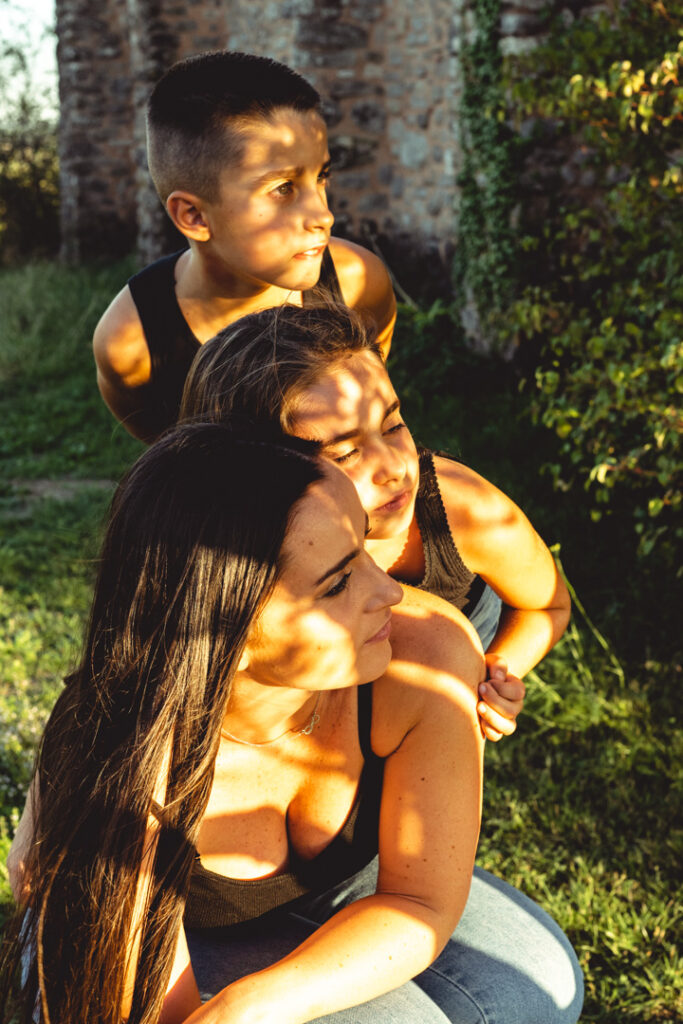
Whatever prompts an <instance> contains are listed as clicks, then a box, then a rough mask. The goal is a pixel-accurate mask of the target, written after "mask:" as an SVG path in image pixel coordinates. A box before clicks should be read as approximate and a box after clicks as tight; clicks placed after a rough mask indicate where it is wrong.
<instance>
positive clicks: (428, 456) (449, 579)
mask: <svg viewBox="0 0 683 1024" xmlns="http://www.w3.org/2000/svg"><path fill="white" fill-rule="evenodd" d="M419 455H420V487H419V490H418V495H417V501H416V503H415V513H416V517H417V525H418V527H419V529H420V535H421V537H422V548H423V551H424V560H425V574H424V578H423V580H422V582H421V583H419V584H417V586H418V587H419V588H420V589H421V590H428V591H429V592H430V593H432V594H437V595H438V596H439V597H443V598H444V599H445V600H446V601H450V602H451V604H454V605H455V606H456V608H462V607H463V606H464V605H465V603H466V601H467V599H468V591H469V589H470V587H471V585H472V582H473V581H474V579H475V576H476V574H475V573H473V572H472V571H471V570H470V569H468V568H467V566H466V565H465V563H464V562H463V560H462V558H461V556H460V552H459V551H458V549H457V547H456V546H455V542H454V541H453V537H452V535H451V531H450V527H449V525H448V518H447V516H446V509H445V508H444V504H443V499H442V497H441V491H440V489H439V481H438V480H437V477H436V470H435V468H434V457H433V455H432V452H430V451H429V450H428V449H426V448H422V449H420V453H419Z"/></svg>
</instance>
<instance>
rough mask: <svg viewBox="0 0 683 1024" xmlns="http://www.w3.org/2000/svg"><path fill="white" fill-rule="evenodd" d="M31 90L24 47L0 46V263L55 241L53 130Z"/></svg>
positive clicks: (45, 250)
mask: <svg viewBox="0 0 683 1024" xmlns="http://www.w3.org/2000/svg"><path fill="white" fill-rule="evenodd" d="M43 99H44V98H43V97H41V96H40V95H39V94H37V93H36V90H35V88H34V85H33V80H32V74H31V61H30V54H28V53H27V51H26V49H24V48H22V47H19V46H15V45H10V44H8V43H5V44H4V45H0V100H1V101H2V109H3V116H2V120H1V121H0V263H2V264H4V265H6V266H7V265H9V264H11V263H15V262H17V261H18V260H25V259H28V258H38V257H46V256H52V255H54V254H55V253H56V251H57V248H58V246H59V182H58V175H59V167H58V159H57V130H56V125H55V123H54V120H53V119H52V118H51V117H50V116H49V114H47V113H46V108H45V104H44V102H43Z"/></svg>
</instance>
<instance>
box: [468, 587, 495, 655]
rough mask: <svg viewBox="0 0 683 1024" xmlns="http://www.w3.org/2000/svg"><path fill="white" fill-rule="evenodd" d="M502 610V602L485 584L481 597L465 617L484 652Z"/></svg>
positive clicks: (493, 634)
mask: <svg viewBox="0 0 683 1024" xmlns="http://www.w3.org/2000/svg"><path fill="white" fill-rule="evenodd" d="M502 609H503V602H502V601H501V599H500V598H499V597H498V594H497V593H496V592H495V590H491V587H490V586H489V585H488V583H487V584H486V586H485V587H484V589H483V591H482V593H481V597H480V598H479V600H478V601H477V603H476V605H475V606H474V610H473V611H472V614H471V615H468V616H467V617H468V619H469V620H470V622H471V623H472V625H473V626H474V628H475V629H476V631H477V633H478V634H479V639H480V640H481V646H482V647H483V648H484V650H486V649H487V647H488V646H489V644H490V643H491V641H492V640H493V638H494V636H495V635H496V630H497V629H498V623H499V621H500V613H501V611H502Z"/></svg>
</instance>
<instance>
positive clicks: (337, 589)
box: [323, 571, 351, 597]
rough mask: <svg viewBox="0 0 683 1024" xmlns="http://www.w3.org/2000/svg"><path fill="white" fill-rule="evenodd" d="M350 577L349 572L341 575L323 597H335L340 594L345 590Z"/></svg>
mask: <svg viewBox="0 0 683 1024" xmlns="http://www.w3.org/2000/svg"><path fill="white" fill-rule="evenodd" d="M350 576H351V572H350V571H349V572H345V573H343V574H342V577H341V579H339V580H337V582H336V583H334V584H333V585H332V586H331V587H330V589H329V590H327V591H325V593H324V594H323V597H336V596H337V594H341V592H342V591H343V590H346V587H347V585H348V582H349V578H350Z"/></svg>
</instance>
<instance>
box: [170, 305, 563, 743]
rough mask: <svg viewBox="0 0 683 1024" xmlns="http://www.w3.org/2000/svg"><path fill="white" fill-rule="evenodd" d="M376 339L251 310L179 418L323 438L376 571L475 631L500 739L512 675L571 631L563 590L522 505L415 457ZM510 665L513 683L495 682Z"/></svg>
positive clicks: (333, 311) (436, 461)
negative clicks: (433, 598)
mask: <svg viewBox="0 0 683 1024" xmlns="http://www.w3.org/2000/svg"><path fill="white" fill-rule="evenodd" d="M373 338H374V334H373V331H372V329H371V328H369V327H368V326H367V325H366V324H364V323H363V321H362V320H361V319H360V318H359V317H358V315H357V314H356V313H354V312H353V311H352V310H350V309H347V308H346V307H343V306H330V307H322V308H314V309H302V308H299V307H296V306H285V307H281V308H280V309H277V310H276V309H272V310H264V311H263V312H261V313H256V314H252V315H251V316H248V317H245V318H243V319H242V320H240V321H238V322H237V323H234V324H231V325H230V326H229V327H226V328H225V329H224V330H223V331H221V332H220V333H219V334H217V335H216V337H215V338H212V339H211V340H210V341H208V342H206V343H205V344H204V346H203V347H202V349H201V350H200V351H199V352H198V354H197V356H196V357H195V360H194V362H193V364H192V367H191V369H190V373H189V375H188V378H187V381H186V384H185V391H184V397H183V404H182V407H181V419H183V418H185V419H191V418H193V417H195V416H197V417H199V418H203V419H206V418H211V419H217V420H221V419H224V418H226V417H227V418H229V417H231V416H234V415H244V416H246V417H247V418H251V419H257V420H264V421H270V422H275V423H277V424H278V425H279V426H280V427H281V428H282V429H284V430H285V431H286V432H287V433H289V434H296V435H297V436H298V437H302V438H312V439H315V440H316V441H318V442H320V443H321V445H322V454H323V455H324V456H325V457H326V458H327V459H329V460H330V461H332V462H335V463H336V464H337V465H338V466H339V467H340V468H341V469H343V470H344V472H345V473H346V475H347V476H348V477H349V478H350V479H351V480H352V481H353V483H354V484H355V486H356V489H357V491H358V496H359V498H360V501H361V504H362V505H363V507H364V509H365V511H366V512H367V514H368V517H369V526H370V530H369V533H368V538H367V547H368V550H369V551H370V553H371V554H372V557H373V558H374V559H375V561H376V562H377V564H378V565H380V566H381V567H382V568H383V569H385V570H386V571H387V572H388V573H389V574H390V575H391V576H393V577H394V578H396V579H398V580H400V581H401V582H404V583H409V584H412V585H413V586H417V587H420V588H422V589H425V590H429V591H431V592H432V593H435V594H437V595H438V596H440V597H443V598H445V599H446V600H449V601H450V602H451V603H453V604H454V605H455V606H456V607H457V608H460V609H462V611H463V612H464V614H465V615H467V617H468V618H469V619H470V620H471V622H472V624H473V625H474V626H475V628H476V629H477V631H478V632H479V635H480V638H481V641H482V645H483V647H484V649H485V651H486V654H487V663H488V667H489V671H490V673H491V674H492V675H493V676H494V679H492V684H493V685H492V684H491V683H487V684H483V686H482V690H481V696H482V698H483V700H482V703H481V705H480V714H481V715H482V722H483V725H484V731H485V734H486V736H487V738H489V739H493V740H497V739H499V738H500V736H501V735H503V734H505V735H509V734H510V732H512V731H513V730H514V727H515V725H514V719H515V716H516V714H517V713H518V711H519V710H520V708H521V701H522V699H523V696H524V688H523V685H522V684H521V683H520V682H519V680H518V679H516V678H515V676H520V677H522V676H524V675H525V674H526V673H527V672H528V671H529V670H530V669H532V668H533V667H534V665H536V664H537V663H538V662H539V661H540V660H541V658H543V657H544V655H545V654H547V652H548V651H549V650H550V649H551V647H552V646H553V645H554V644H555V643H556V642H557V640H558V639H559V638H560V636H561V635H562V633H563V632H564V630H565V628H566V625H567V622H568V620H569V595H568V593H567V588H566V586H565V584H564V582H563V581H562V579H561V577H560V576H559V574H558V572H557V569H556V566H555V562H554V560H553V557H552V555H551V554H550V551H549V550H548V548H547V547H546V545H545V544H544V543H543V541H542V540H541V538H540V537H539V535H538V534H537V533H536V531H535V530H534V529H533V527H532V525H531V523H530V522H529V520H528V519H527V518H526V516H525V515H524V513H523V512H522V511H521V510H520V509H519V508H518V507H517V505H515V503H514V502H512V501H511V500H510V499H509V498H508V497H507V496H506V495H504V494H503V493H502V492H501V491H499V490H498V488H496V487H494V486H493V484H491V483H489V482H488V481H487V480H485V479H484V478H483V477H481V476H480V475H479V474H477V473H475V472H474V470H472V469H470V468H469V467H467V466H465V465H463V464H462V463H460V462H455V461H454V460H452V459H448V458H444V457H441V456H438V455H433V454H432V453H431V452H428V451H422V452H420V453H419V454H418V452H417V450H416V448H415V444H414V442H413V439H412V437H411V435H410V432H409V430H408V428H407V427H406V425H405V423H404V422H403V419H402V417H401V414H400V407H399V401H398V399H397V397H396V393H395V391H394V389H393V387H392V384H391V380H390V379H389V376H388V374H387V372H386V369H385V367H384V364H383V362H382V359H381V355H380V350H379V349H378V347H377V346H376V344H375V343H374V340H373ZM501 601H502V602H504V606H503V609H502V612H501ZM504 665H507V666H508V667H509V669H510V670H511V672H512V673H514V675H513V676H508V679H507V681H506V682H504V683H499V682H496V680H495V676H496V674H497V675H498V677H499V678H501V679H503V678H504V677H505V672H504V671H502V670H501V669H502V666H504ZM496 690H497V691H498V692H496Z"/></svg>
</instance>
